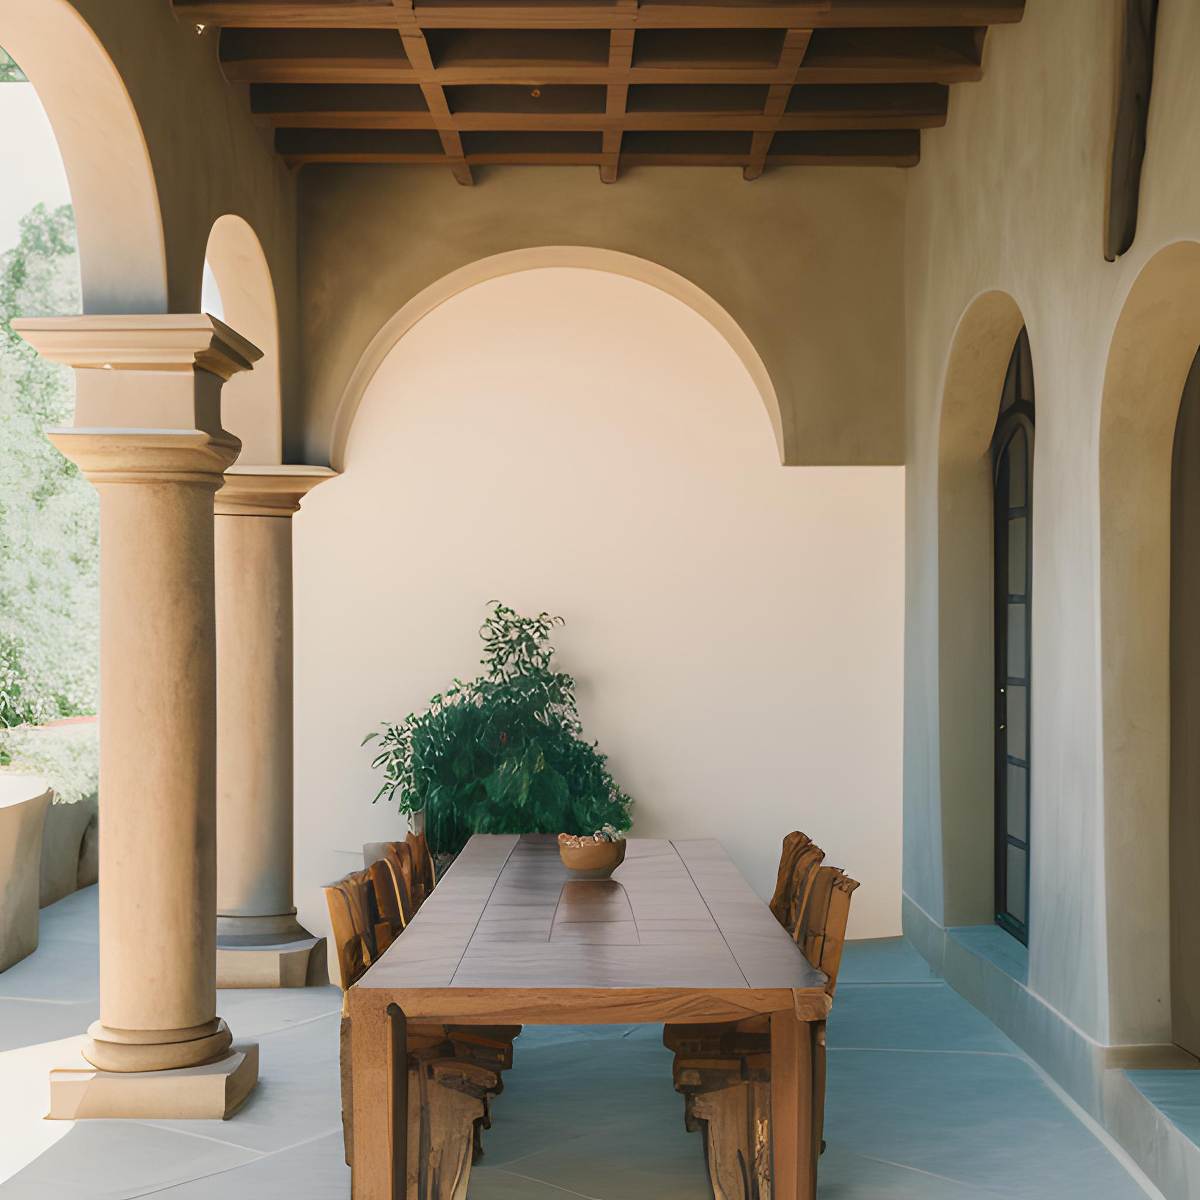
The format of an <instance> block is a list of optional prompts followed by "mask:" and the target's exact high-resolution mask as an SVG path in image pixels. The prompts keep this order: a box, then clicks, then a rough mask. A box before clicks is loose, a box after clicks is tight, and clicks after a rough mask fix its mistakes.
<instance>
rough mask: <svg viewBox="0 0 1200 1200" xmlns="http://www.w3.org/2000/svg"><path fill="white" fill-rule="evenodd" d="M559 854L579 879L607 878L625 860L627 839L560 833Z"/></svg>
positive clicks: (569, 869) (565, 864) (564, 864)
mask: <svg viewBox="0 0 1200 1200" xmlns="http://www.w3.org/2000/svg"><path fill="white" fill-rule="evenodd" d="M558 856H559V858H561V859H562V863H563V866H564V867H566V868H567V870H568V871H570V872H571V874H572V875H574V876H575V877H576V878H577V879H607V878H608V877H609V876H610V875H611V874H612V873H613V872H614V871H615V870H616V869H617V868H618V867H619V866H620V865H621V864H622V863H623V862H624V861H625V839H624V838H620V839H618V840H617V841H615V842H610V841H596V840H595V839H594V838H590V837H582V838H579V837H573V836H572V835H571V834H569V833H560V834H559V835H558Z"/></svg>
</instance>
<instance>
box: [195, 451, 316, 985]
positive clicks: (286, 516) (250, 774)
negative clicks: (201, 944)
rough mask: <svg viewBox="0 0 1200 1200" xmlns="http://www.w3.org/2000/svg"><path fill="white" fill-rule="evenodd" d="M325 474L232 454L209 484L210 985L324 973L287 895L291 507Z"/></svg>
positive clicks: (301, 979)
mask: <svg viewBox="0 0 1200 1200" xmlns="http://www.w3.org/2000/svg"><path fill="white" fill-rule="evenodd" d="M334 474H335V472H333V471H330V470H328V469H327V468H325V467H308V466H241V465H239V466H237V467H234V468H232V469H231V470H230V471H229V472H227V474H226V476H225V482H224V486H223V487H222V488H221V490H220V491H219V492H218V493H217V500H216V598H217V985H218V986H219V987H303V986H304V985H305V984H306V983H324V982H326V971H325V944H324V939H323V938H314V937H313V935H312V934H310V933H309V932H308V931H307V930H306V929H305V928H304V927H303V926H302V925H300V923H299V922H298V921H297V920H296V908H295V905H294V903H293V898H292V861H293V859H292V840H293V825H294V821H293V812H292V802H293V795H292V792H293V789H292V751H293V733H292V721H293V706H292V516H293V514H294V513H295V512H296V511H297V510H298V509H299V507H300V501H301V499H302V497H304V496H305V495H306V494H307V493H308V491H309V490H310V489H311V488H313V487H315V486H316V485H317V484H318V483H321V482H323V481H324V480H326V479H329V478H331V477H332V476H333V475H334Z"/></svg>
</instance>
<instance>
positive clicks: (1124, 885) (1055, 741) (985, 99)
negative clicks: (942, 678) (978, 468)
mask: <svg viewBox="0 0 1200 1200" xmlns="http://www.w3.org/2000/svg"><path fill="white" fill-rule="evenodd" d="M1121 7H1122V6H1121V5H1120V4H1118V3H1117V2H1116V0H1030V2H1029V3H1028V4H1027V6H1026V15H1025V18H1024V20H1023V21H1022V22H1021V23H1020V24H1019V25H1012V26H999V27H996V28H994V29H993V30H992V31H991V32H990V33H989V35H988V41H987V50H986V55H985V62H984V68H985V78H984V80H983V81H982V83H979V84H975V85H971V86H969V87H968V86H962V87H957V88H955V91H954V98H953V102H952V112H951V119H950V122H949V124H948V125H947V126H946V128H945V129H940V130H932V131H929V132H927V133H926V134H925V135H924V142H923V153H922V162H921V165H920V166H919V167H918V168H917V169H916V170H914V171H913V172H911V173H910V175H909V185H910V186H909V192H908V211H907V221H908V233H907V254H906V262H907V295H908V302H907V313H908V330H909V345H908V360H907V377H908V385H907V390H908V406H909V411H908V450H907V462H908V481H907V486H908V492H907V512H908V527H907V536H908V565H907V572H908V584H907V611H908V628H907V634H906V672H907V674H906V701H905V710H906V718H905V721H906V729H905V852H906V862H905V891H906V893H907V894H908V895H909V896H910V897H912V899H913V900H914V901H915V902H917V903H918V904H919V905H920V906H921V907H922V908H923V909H925V911H926V912H927V913H929V914H930V915H932V916H933V918H934V919H935V920H940V919H941V917H942V902H943V896H942V894H941V886H942V878H941V853H942V848H941V833H940V819H941V806H942V804H943V803H944V802H945V801H946V799H947V798H944V797H942V796H941V795H940V793H939V780H938V763H939V757H940V753H941V747H940V742H939V731H938V717H937V714H938V695H937V687H938V657H937V656H938V650H937V646H938V595H937V590H938V552H939V548H938V530H937V523H938V490H937V489H938V484H937V467H938V439H939V429H940V425H939V423H940V415H941V398H942V384H943V378H944V373H945V367H946V361H947V357H948V355H949V352H950V347H951V345H952V341H953V337H954V332H955V328H956V326H957V324H958V321H959V319H960V318H961V316H962V314H963V313H964V312H965V311H966V310H967V308H968V307H969V306H970V304H971V302H972V300H973V299H974V298H975V297H977V296H979V295H980V293H982V292H985V291H988V290H990V289H999V290H1002V291H1005V292H1007V293H1008V294H1010V295H1011V296H1012V297H1013V298H1014V299H1015V301H1016V303H1017V305H1018V306H1019V307H1020V309H1021V311H1022V313H1023V315H1024V317H1025V320H1026V323H1027V326H1028V329H1029V333H1030V341H1031V345H1032V351H1033V365H1034V373H1035V376H1036V381H1037V408H1038V416H1037V420H1038V427H1037V428H1038V436H1037V448H1036V455H1035V466H1034V497H1035V500H1034V503H1035V516H1034V526H1033V556H1034V577H1033V578H1034V584H1033V725H1032V733H1031V738H1032V746H1033V753H1034V766H1033V774H1032V787H1033V794H1032V807H1033V816H1032V834H1033V847H1032V855H1031V861H1032V871H1033V875H1032V896H1031V910H1032V930H1031V940H1030V963H1029V983H1030V988H1031V989H1032V990H1033V991H1034V992H1035V993H1036V994H1037V995H1038V996H1040V997H1041V998H1042V999H1043V1000H1045V1001H1046V1003H1047V1004H1048V1005H1049V1006H1050V1007H1051V1008H1052V1009H1054V1010H1056V1011H1057V1012H1059V1013H1060V1014H1062V1015H1064V1016H1065V1017H1066V1018H1067V1019H1068V1021H1070V1022H1072V1023H1073V1024H1074V1025H1075V1026H1077V1027H1079V1028H1080V1029H1082V1030H1083V1031H1084V1032H1085V1033H1086V1034H1087V1035H1088V1036H1090V1037H1092V1038H1095V1039H1097V1040H1099V1041H1101V1042H1109V1041H1111V1042H1139V1041H1147V1042H1149V1041H1158V1040H1164V1038H1165V1036H1166V1033H1167V1024H1166V1021H1165V1015H1166V1012H1165V1008H1166V1006H1165V995H1166V928H1165V917H1166V907H1165V897H1166V880H1165V856H1166V844H1165V838H1162V839H1160V838H1158V837H1157V836H1155V835H1154V834H1153V833H1150V834H1147V835H1146V836H1145V837H1143V838H1142V839H1141V840H1142V842H1143V843H1152V844H1143V845H1135V844H1132V843H1131V844H1128V845H1125V846H1119V847H1110V853H1112V852H1116V853H1117V855H1118V857H1117V858H1116V860H1115V861H1117V862H1118V863H1119V864H1121V863H1123V864H1124V865H1123V866H1122V867H1121V869H1120V870H1119V871H1118V872H1116V873H1115V874H1114V876H1113V877H1111V878H1110V877H1107V876H1106V871H1105V824H1106V809H1110V810H1111V808H1112V806H1115V805H1121V806H1124V808H1125V810H1126V811H1127V812H1128V813H1129V814H1130V820H1131V821H1133V823H1134V824H1135V825H1136V824H1137V820H1136V816H1137V813H1138V811H1139V809H1142V808H1143V806H1144V811H1146V812H1148V811H1149V808H1150V807H1151V806H1161V804H1162V802H1163V798H1162V797H1158V796H1155V797H1152V796H1149V795H1140V794H1138V793H1137V791H1136V789H1135V790H1132V791H1128V790H1127V791H1126V792H1125V793H1123V794H1120V795H1117V794H1114V795H1105V794H1104V754H1103V722H1102V708H1101V700H1100V689H1101V682H1102V673H1101V657H1100V651H1101V637H1100V605H1099V571H1100V519H1099V486H1098V467H1097V463H1098V441H1099V426H1100V399H1101V392H1102V388H1103V382H1104V374H1105V367H1106V362H1107V357H1108V349H1109V343H1110V340H1111V337H1112V333H1113V329H1114V327H1115V324H1116V321H1117V318H1118V315H1119V313H1120V311H1121V307H1122V305H1123V303H1124V300H1125V297H1126V296H1127V294H1128V292H1129V289H1130V287H1131V286H1132V284H1133V281H1134V280H1135V278H1136V277H1137V275H1138V273H1139V271H1140V270H1141V269H1142V267H1143V266H1144V265H1145V264H1146V262H1147V261H1148V260H1149V259H1150V258H1151V257H1152V255H1153V254H1154V253H1155V252H1156V251H1158V250H1160V249H1161V248H1162V247H1163V246H1165V245H1167V244H1169V243H1171V242H1174V241H1176V240H1178V239H1198V238H1200V205H1198V204H1197V196H1198V195H1200V139H1198V138H1197V137H1196V128H1197V121H1198V120H1200V74H1198V73H1197V72H1196V70H1195V49H1196V47H1197V45H1200V4H1188V3H1183V4H1167V5H1163V6H1162V7H1161V10H1160V16H1159V33H1158V52H1157V58H1156V63H1155V76H1154V91H1153V102H1152V106H1151V119H1150V130H1149V150H1148V153H1147V156H1146V163H1145V171H1144V175H1143V180H1142V205H1141V216H1140V220H1139V226H1138V234H1137V239H1136V241H1135V242H1134V245H1133V247H1132V249H1131V250H1130V252H1129V253H1128V254H1126V255H1125V256H1123V257H1122V258H1121V259H1120V260H1119V261H1118V262H1116V263H1115V264H1110V263H1106V262H1105V261H1104V259H1103V253H1102V246H1103V241H1102V237H1103V221H1104V207H1105V193H1106V186H1107V174H1108V156H1109V141H1110V136H1111V121H1112V97H1113V92H1114V86H1115V85H1114V78H1115V63H1116V60H1117V54H1118V46H1119V37H1118V34H1119V28H1120V9H1121ZM1181 383H1182V380H1181ZM998 391H999V386H998V385H997V396H998ZM985 536H986V535H985ZM1146 619H1148V620H1154V619H1159V618H1158V615H1156V614H1153V613H1147V614H1146ZM986 685H987V681H986V680H985V681H984V686H986ZM1110 736H1112V737H1116V736H1117V735H1116V734H1112V735H1110ZM1109 819H1110V820H1111V816H1110V818H1109ZM1110 828H1111V824H1110ZM1146 828H1147V826H1146V825H1145V823H1143V824H1142V829H1143V830H1145V829H1146ZM1155 864H1158V865H1157V866H1156V865H1155Z"/></svg>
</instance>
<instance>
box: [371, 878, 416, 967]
mask: <svg viewBox="0 0 1200 1200" xmlns="http://www.w3.org/2000/svg"><path fill="white" fill-rule="evenodd" d="M367 874H368V876H370V879H371V891H372V893H373V895H374V897H375V911H376V912H378V914H379V920H378V921H377V922H376V923H375V948H376V951H377V952H378V953H379V954H382V953H383V952H384V951H385V950H386V949H387V948H388V947H389V946H390V945H391V944H392V943H393V942H394V941H395V940H396V939H397V938H398V937H399V936H400V935H401V934H402V933H403V932H404V927H405V926H406V925H407V924H408V920H407V917H406V915H405V912H404V907H405V906H404V904H403V902H402V900H401V884H400V881H399V880H398V879H397V878H396V870H395V868H394V867H393V866H392V864H391V863H390V862H389V861H388V860H387V859H381V860H379V861H378V862H373V863H372V864H371V865H370V866H369V867H368V868H367Z"/></svg>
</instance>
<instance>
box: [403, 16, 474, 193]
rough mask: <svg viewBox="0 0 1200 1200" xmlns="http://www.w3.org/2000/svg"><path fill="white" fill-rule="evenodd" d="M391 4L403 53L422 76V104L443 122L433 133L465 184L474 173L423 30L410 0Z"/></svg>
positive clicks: (455, 171) (472, 180) (469, 181)
mask: <svg viewBox="0 0 1200 1200" xmlns="http://www.w3.org/2000/svg"><path fill="white" fill-rule="evenodd" d="M392 8H393V10H394V12H395V15H396V26H397V28H398V29H399V30H400V41H401V42H402V43H403V45H404V54H405V56H406V57H407V59H408V61H409V62H410V63H412V65H413V67H414V68H415V69H416V70H418V71H420V72H422V74H423V75H425V76H426V80H425V82H423V83H422V84H421V85H420V86H421V93H422V95H424V97H425V104H426V105H427V106H428V108H429V111H430V113H431V114H433V115H434V116H436V117H441V118H442V119H443V123H442V124H441V125H440V126H438V127H437V133H438V137H439V138H441V140H442V150H443V152H444V153H445V155H446V159H447V160H448V162H449V164H450V170H451V171H452V172H453V173H454V178H455V179H457V180H458V182H459V183H461V184H464V185H465V186H467V187H469V186H470V185H471V184H473V183H474V182H475V177H474V176H473V175H472V174H471V168H470V167H469V166H468V165H467V160H466V156H465V155H464V154H463V144H462V137H461V136H460V134H459V132H458V130H457V129H456V128H455V126H454V123H453V122H452V121H451V120H450V106H449V105H448V104H447V103H446V91H445V89H444V88H443V87H442V85H441V84H440V83H439V82H438V80H437V72H436V71H435V70H434V67H433V59H432V58H431V57H430V54H429V43H428V42H427V41H426V40H425V31H424V30H423V29H422V28H421V27H420V25H418V24H417V19H416V14H415V13H414V12H413V0H392Z"/></svg>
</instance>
